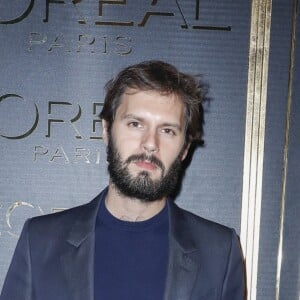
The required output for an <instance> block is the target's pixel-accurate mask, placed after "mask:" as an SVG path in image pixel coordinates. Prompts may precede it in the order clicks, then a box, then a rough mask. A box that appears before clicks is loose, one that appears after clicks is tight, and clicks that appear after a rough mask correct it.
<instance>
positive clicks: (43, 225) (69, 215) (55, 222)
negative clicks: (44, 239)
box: [26, 194, 101, 236]
mask: <svg viewBox="0 0 300 300" xmlns="http://www.w3.org/2000/svg"><path fill="white" fill-rule="evenodd" d="M100 202H101V194H100V195H98V196H97V197H96V198H94V199H93V200H92V201H90V202H88V203H86V204H82V205H79V206H75V207H72V208H69V209H66V210H63V211H60V212H56V213H51V214H46V215H42V216H37V217H33V218H31V219H29V220H27V221H26V225H27V230H28V231H29V232H30V233H31V234H38V235H39V234H41V235H43V236H47V234H51V233H52V234H56V235H57V236H59V235H62V234H64V233H66V232H67V231H70V230H71V228H72V227H73V226H74V224H76V223H88V222H93V221H94V220H95V218H96V214H97V211H98V207H99V204H100Z"/></svg>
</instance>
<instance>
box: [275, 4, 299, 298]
mask: <svg viewBox="0 0 300 300" xmlns="http://www.w3.org/2000/svg"><path fill="white" fill-rule="evenodd" d="M297 5H298V1H297V0H294V3H293V22H292V34H291V48H290V68H289V86H288V95H287V111H286V127H285V145H284V156H283V176H282V192H281V211H280V224H279V242H278V255H277V272H276V294H275V299H276V300H279V296H280V281H281V267H282V251H283V230H284V216H285V203H286V177H287V168H288V149H289V134H290V118H291V105H292V88H293V73H294V60H295V40H296V24H297V23H296V22H297Z"/></svg>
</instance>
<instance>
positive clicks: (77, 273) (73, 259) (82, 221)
mask: <svg viewBox="0 0 300 300" xmlns="http://www.w3.org/2000/svg"><path fill="white" fill-rule="evenodd" d="M105 194H106V192H105V191H104V192H102V193H101V194H100V195H99V196H98V197H97V198H95V199H94V200H93V201H92V202H90V203H89V204H88V205H86V206H82V210H81V211H80V214H79V216H78V217H77V219H76V221H75V222H74V225H73V227H72V229H71V231H70V232H69V235H68V238H67V243H68V245H67V248H66V250H65V252H64V254H63V255H62V256H61V264H62V268H63V270H64V274H65V279H66V282H67V289H68V295H70V297H69V298H68V300H69V299H70V300H82V299H85V300H94V255H95V253H94V250H95V249H94V248H95V222H96V217H97V212H98V208H99V205H100V202H101V200H102V199H103V198H104V197H105Z"/></svg>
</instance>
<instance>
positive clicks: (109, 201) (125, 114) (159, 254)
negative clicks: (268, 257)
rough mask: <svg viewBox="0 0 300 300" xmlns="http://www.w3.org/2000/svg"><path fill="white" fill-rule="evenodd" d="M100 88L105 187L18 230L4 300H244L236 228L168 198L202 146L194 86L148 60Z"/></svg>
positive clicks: (192, 81) (183, 76) (198, 87)
mask: <svg viewBox="0 0 300 300" xmlns="http://www.w3.org/2000/svg"><path fill="white" fill-rule="evenodd" d="M106 88H107V95H106V98H105V103H104V106H103V110H102V112H101V115H100V117H101V118H102V124H103V140H104V142H105V143H106V145H107V161H108V171H109V175H110V181H109V185H108V188H106V189H105V190H104V191H102V193H101V194H100V195H99V196H98V197H96V198H95V199H94V200H93V201H91V202H90V203H88V204H86V205H82V206H79V207H76V208H73V209H70V210H66V211H64V212H61V213H56V214H52V215H47V216H42V217H36V218H33V219H31V220H28V221H27V222H26V223H25V225H24V228H23V231H22V234H21V237H20V240H19V242H18V245H17V247H16V250H15V254H14V257H13V260H12V263H11V266H10V268H9V271H8V274H7V278H6V281H5V283H4V287H3V291H2V295H1V300H99V299H101V300H102V299H104V300H117V299H118V300H159V299H164V300H167V299H168V300H188V299H194V300H196V299H197V300H200V299H209V300H214V299H216V300H217V299H218V300H241V299H244V276H243V274H244V270H243V259H242V256H241V252H240V247H239V242H238V239H237V236H236V234H235V232H234V230H232V229H229V228H226V227H224V226H222V225H218V224H216V223H213V222H211V221H208V220H205V219H202V218H200V217H197V216H195V215H193V214H191V213H189V212H186V211H184V210H182V209H180V208H179V207H177V206H176V205H175V204H174V203H173V201H172V200H171V199H170V198H169V197H168V196H169V195H171V194H172V193H173V192H174V190H175V189H176V186H177V184H178V179H179V177H180V173H181V168H182V161H183V160H184V159H185V158H186V156H187V153H188V150H189V148H190V146H191V144H193V143H195V142H201V135H202V123H203V110H202V105H201V101H202V94H203V91H202V88H201V85H199V83H197V81H196V80H195V78H193V77H191V76H189V75H187V74H184V73H181V72H179V71H177V69H176V68H175V67H173V66H171V65H169V64H167V63H164V62H160V61H149V62H144V63H140V64H137V65H134V66H130V67H128V68H126V69H124V70H123V71H121V72H120V73H119V74H118V76H117V77H116V78H115V79H114V80H111V81H110V82H109V83H108V85H107V87H106Z"/></svg>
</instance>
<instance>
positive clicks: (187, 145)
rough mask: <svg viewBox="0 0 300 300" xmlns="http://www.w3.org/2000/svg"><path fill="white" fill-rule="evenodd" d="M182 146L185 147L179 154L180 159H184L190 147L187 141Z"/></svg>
mask: <svg viewBox="0 0 300 300" xmlns="http://www.w3.org/2000/svg"><path fill="white" fill-rule="evenodd" d="M184 147H185V149H184V151H183V153H182V155H181V161H184V160H185V158H186V156H187V154H188V153H189V150H190V147H191V142H188V143H187V144H186V145H185V146H184Z"/></svg>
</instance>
